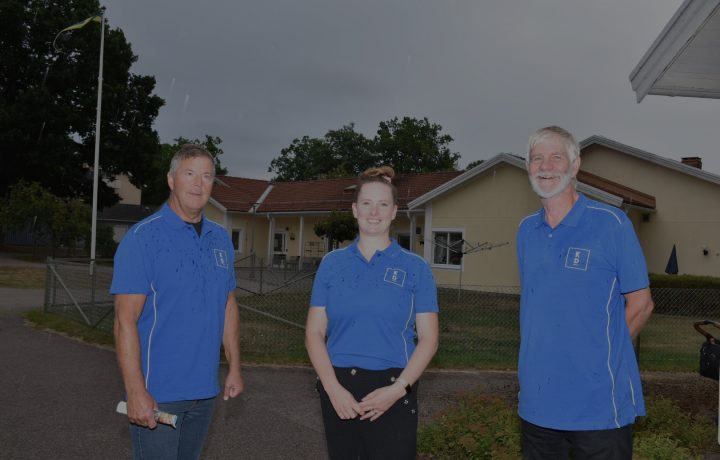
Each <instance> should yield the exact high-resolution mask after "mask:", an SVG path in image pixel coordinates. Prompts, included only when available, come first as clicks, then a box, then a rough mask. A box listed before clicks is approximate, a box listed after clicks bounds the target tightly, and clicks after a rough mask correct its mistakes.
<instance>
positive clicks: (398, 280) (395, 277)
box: [385, 268, 405, 287]
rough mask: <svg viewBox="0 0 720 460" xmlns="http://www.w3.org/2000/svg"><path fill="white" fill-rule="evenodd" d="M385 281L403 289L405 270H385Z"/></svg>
mask: <svg viewBox="0 0 720 460" xmlns="http://www.w3.org/2000/svg"><path fill="white" fill-rule="evenodd" d="M385 281H387V282H388V283H392V284H397V285H398V286H400V287H403V285H404V284H405V270H402V269H400V268H386V269H385Z"/></svg>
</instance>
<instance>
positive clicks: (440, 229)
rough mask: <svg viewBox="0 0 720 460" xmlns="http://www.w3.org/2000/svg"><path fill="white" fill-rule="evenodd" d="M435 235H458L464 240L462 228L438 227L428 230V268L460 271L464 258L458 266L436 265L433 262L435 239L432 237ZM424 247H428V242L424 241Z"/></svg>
mask: <svg viewBox="0 0 720 460" xmlns="http://www.w3.org/2000/svg"><path fill="white" fill-rule="evenodd" d="M435 233H459V234H460V236H461V238H462V239H463V240H464V239H465V229H462V228H451V227H438V228H432V229H431V230H430V237H431V238H430V245H429V246H430V266H431V267H432V268H439V269H442V270H462V269H463V264H464V263H465V256H464V255H463V257H462V258H461V259H460V265H453V264H436V263H435V262H434V260H435V239H434V238H432V236H433V235H434V234H435ZM425 245H426V246H427V245H428V241H425Z"/></svg>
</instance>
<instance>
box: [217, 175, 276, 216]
mask: <svg viewBox="0 0 720 460" xmlns="http://www.w3.org/2000/svg"><path fill="white" fill-rule="evenodd" d="M216 181H217V182H216V183H215V185H214V186H213V191H212V197H213V198H214V199H215V200H216V201H218V202H219V203H220V204H222V205H223V206H225V208H227V210H228V211H241V212H249V211H250V209H251V208H252V206H253V204H255V203H257V202H258V200H259V199H260V197H261V196H262V194H263V192H264V191H265V189H267V188H268V186H269V185H270V182H269V181H266V180H259V179H246V178H244V177H232V176H218V177H217V178H216Z"/></svg>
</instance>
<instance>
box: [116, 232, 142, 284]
mask: <svg viewBox="0 0 720 460" xmlns="http://www.w3.org/2000/svg"><path fill="white" fill-rule="evenodd" d="M143 256H144V251H143V250H142V249H141V248H140V242H139V241H138V238H137V236H136V234H135V233H133V232H132V231H130V232H128V233H127V234H126V235H125V238H123V239H122V241H121V242H120V245H119V246H118V248H117V251H116V252H115V260H114V269H113V278H112V284H111V285H110V293H111V294H148V293H149V291H150V277H149V276H148V273H147V267H146V265H145V261H144V257H143Z"/></svg>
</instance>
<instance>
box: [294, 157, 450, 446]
mask: <svg viewBox="0 0 720 460" xmlns="http://www.w3.org/2000/svg"><path fill="white" fill-rule="evenodd" d="M394 175H395V172H394V171H393V169H392V168H390V167H389V166H383V167H380V168H371V169H368V170H367V171H365V172H364V173H363V174H362V175H361V176H360V178H359V181H358V185H357V189H356V194H355V200H354V202H353V204H352V211H353V215H354V216H355V219H357V223H358V229H359V236H358V238H357V239H356V240H355V241H353V243H352V244H350V246H348V247H346V248H342V249H338V250H335V251H332V252H330V253H329V254H327V255H326V256H325V257H324V258H323V261H322V263H321V264H320V268H319V269H318V272H317V274H316V276H315V282H314V284H313V290H312V297H311V299H310V305H311V306H310V309H309V312H308V318H307V327H306V332H305V345H306V347H307V350H308V355H309V356H310V361H311V362H312V364H313V367H314V368H315V371H316V372H317V375H318V384H317V387H318V392H319V394H320V405H321V408H322V414H323V423H324V425H325V436H326V439H327V447H328V454H329V456H330V458H331V459H340V458H353V459H358V458H361V459H379V458H388V459H390V458H392V459H410V458H415V455H416V440H417V422H418V408H417V386H418V379H419V378H420V376H421V375H422V373H423V371H424V370H425V368H426V367H427V365H428V363H429V362H430V360H431V359H432V357H433V355H434V354H435V351H436V350H437V347H438V315H437V312H438V304H437V289H436V287H435V281H434V279H433V276H432V272H431V270H430V266H429V265H428V263H427V262H426V261H425V260H424V259H423V258H421V257H420V256H418V255H417V254H414V253H412V252H409V251H406V250H405V249H403V248H401V247H400V246H399V245H398V244H397V242H396V241H394V240H391V239H390V226H391V224H392V221H393V220H394V219H395V215H396V214H397V191H396V189H395V186H394V185H393V184H392V179H393V177H394Z"/></svg>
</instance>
